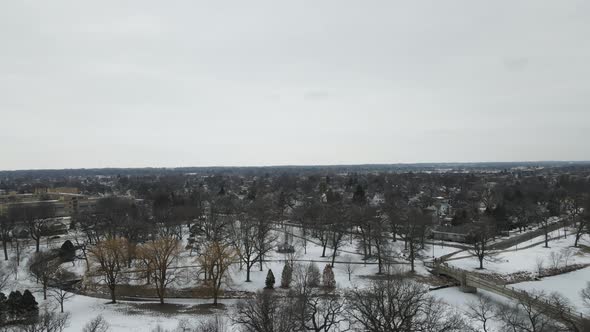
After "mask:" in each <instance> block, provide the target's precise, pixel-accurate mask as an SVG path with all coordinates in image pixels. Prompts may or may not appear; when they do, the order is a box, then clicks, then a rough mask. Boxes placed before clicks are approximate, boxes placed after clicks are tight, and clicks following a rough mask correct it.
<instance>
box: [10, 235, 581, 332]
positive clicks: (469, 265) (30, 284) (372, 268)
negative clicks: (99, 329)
mask: <svg viewBox="0 0 590 332" xmlns="http://www.w3.org/2000/svg"><path fill="white" fill-rule="evenodd" d="M556 234H557V232H555V233H554V234H552V236H554V237H555V236H557V235H556ZM542 239H543V238H542V237H539V238H535V239H533V240H531V241H530V242H529V244H533V243H536V242H538V241H541V240H542ZM315 242H317V240H313V239H311V240H308V241H306V247H305V249H304V246H303V243H304V242H303V240H302V239H300V238H295V243H294V245H295V247H296V248H297V251H298V252H297V254H296V255H295V259H296V261H298V262H299V263H301V264H308V263H309V262H312V261H313V262H315V263H316V264H317V265H318V267H319V269H320V271H322V270H323V268H324V267H325V265H326V264H328V263H329V262H330V261H331V259H332V257H331V255H332V249H331V248H327V250H326V257H321V255H322V247H321V246H320V245H318V244H317V243H315ZM60 243H63V239H61V240H58V241H52V242H50V243H48V244H47V243H45V244H44V246H42V249H46V248H47V247H49V248H56V247H59V245H60ZM572 243H573V236H568V238H567V239H557V240H554V241H552V242H550V248H549V249H547V248H544V247H543V244H538V245H535V246H532V247H531V248H527V249H518V250H517V247H516V246H515V247H513V248H509V249H508V250H505V251H503V252H502V253H501V254H499V255H498V257H497V258H498V261H496V262H486V263H485V268H486V270H484V271H488V272H496V273H502V274H506V273H514V272H518V271H532V272H534V271H536V269H537V261H538V260H539V259H543V260H544V261H545V264H546V266H548V265H550V264H551V263H550V261H551V260H552V258H551V252H561V251H563V250H566V248H569V247H570V246H571V245H572ZM583 244H586V245H588V244H590V241H589V239H586V238H585V239H584V241H583ZM527 245H528V244H527V243H523V244H519V246H518V247H520V248H523V247H526V246H527ZM356 247H357V244H356V243H355V241H352V242H351V241H350V239H346V240H345V241H344V243H343V246H342V247H341V248H340V250H339V251H338V255H337V257H336V264H335V268H334V274H335V278H336V281H337V285H338V288H351V287H363V286H364V285H366V284H367V283H368V282H369V280H370V279H368V278H366V277H367V276H374V275H375V274H376V273H377V271H378V266H377V264H376V261H374V260H372V261H367V262H365V261H364V260H363V259H362V255H360V254H358V253H357V249H356ZM392 247H393V248H392V251H393V252H395V253H396V255H397V254H402V252H403V241H398V242H396V243H394V244H393V245H392ZM33 249H34V248H33V247H29V248H28V249H27V250H26V253H25V254H24V255H23V257H24V259H23V262H22V263H21V266H20V268H19V273H18V280H16V281H14V282H13V283H12V285H10V287H9V289H5V290H4V292H5V293H7V292H10V290H12V289H19V290H21V291H22V290H24V289H27V288H28V289H30V290H31V291H34V294H35V297H36V298H37V301H38V302H39V304H40V305H41V306H55V305H56V303H55V301H53V300H51V299H49V300H47V301H43V300H42V298H43V296H42V293H40V289H39V286H38V285H37V284H36V283H35V281H34V280H32V279H31V278H30V277H29V275H28V273H27V271H26V261H27V257H29V255H30V254H31V253H32V251H33ZM570 250H571V251H572V256H571V258H570V260H569V262H568V263H569V264H590V255H588V254H583V253H582V252H580V250H579V249H570ZM457 251H460V249H457V248H454V247H449V246H445V245H444V243H440V244H439V243H436V244H434V245H427V246H426V248H425V250H423V251H422V252H421V255H422V258H421V259H423V260H430V259H432V257H433V256H434V257H440V256H443V255H446V254H449V253H453V252H457ZM465 255H466V253H465V252H463V253H459V254H458V255H457V257H461V256H465ZM265 259H266V260H267V262H265V263H264V265H263V271H260V268H259V265H258V263H257V264H255V265H254V266H253V267H252V269H251V274H250V277H251V280H252V281H251V282H245V280H246V271H245V270H243V269H242V270H240V269H239V267H238V265H237V264H236V265H235V266H233V267H232V269H231V276H232V278H231V283H230V284H229V285H227V286H226V287H225V288H226V289H229V290H236V291H250V292H255V291H257V290H261V289H262V288H263V287H264V281H265V278H266V275H267V273H268V269H272V270H273V273H274V275H275V278H276V280H277V283H276V285H277V286H278V284H279V282H280V276H281V272H282V269H283V266H284V261H285V259H287V257H286V255H284V254H280V253H276V252H272V253H270V254H269V255H268V256H267V257H266V258H265ZM398 260H399V261H403V259H398ZM349 262H350V264H348V263H349ZM449 264H452V265H454V266H457V267H461V268H465V269H469V270H474V269H475V268H476V267H477V266H478V262H477V259H476V258H474V257H465V258H462V259H458V260H453V261H449ZM178 265H180V266H186V265H189V266H191V265H192V266H194V265H196V262H195V255H193V256H190V255H189V253H188V252H184V253H183V257H182V258H181V259H180V260H179V262H178ZM349 265H350V266H351V267H352V270H353V272H352V273H351V280H350V281H349V280H348V273H347V266H349ZM64 266H65V267H67V268H68V270H70V271H72V272H76V273H77V274H83V273H84V271H85V262H84V261H83V260H78V261H76V262H75V264H74V265H72V264H71V263H65V264H64ZM1 268H7V266H2V267H1ZM189 269H190V268H188V269H184V270H183V269H180V270H179V272H178V273H177V274H178V282H177V283H176V284H174V285H172V287H175V288H182V287H187V286H190V285H193V284H196V283H197V281H196V280H195V278H192V277H191V275H190V274H188V273H185V272H186V271H189ZM398 269H402V270H407V269H409V266H408V265H407V264H403V265H400V266H399V267H398ZM416 270H417V273H418V274H420V275H428V271H427V270H426V269H425V267H424V266H423V265H422V262H421V260H420V259H417V260H416ZM183 271H184V272H183ZM588 280H590V267H589V268H585V269H582V270H579V271H575V272H571V273H568V274H564V275H560V276H555V277H548V278H544V279H542V280H541V281H536V282H526V283H520V284H515V285H514V286H515V287H518V288H522V289H526V290H528V289H543V290H546V291H549V292H550V291H558V292H560V293H562V294H563V295H564V296H566V297H567V298H569V299H570V301H572V303H573V304H574V305H575V306H576V307H578V308H582V305H583V303H582V300H581V298H580V297H579V291H580V290H581V289H582V288H583V287H584V286H585V285H586V282H587V281H588ZM480 293H485V294H488V293H487V292H485V291H480ZM432 294H433V295H435V296H437V297H439V298H441V299H442V300H444V301H445V302H447V303H449V304H450V305H452V306H454V307H456V309H457V310H459V311H463V312H464V311H466V310H468V308H469V306H470V301H474V300H476V299H477V298H476V296H475V295H472V294H466V293H462V292H460V290H459V289H458V288H456V287H452V288H446V289H441V290H437V291H433V292H432ZM154 295H155V294H154ZM491 296H492V297H493V298H494V299H495V300H497V301H509V300H506V299H504V298H502V297H499V296H495V295H491ZM108 302H109V301H108V300H106V299H100V298H93V297H88V296H82V295H74V296H73V297H72V298H71V299H70V300H68V301H67V302H66V303H65V310H66V311H68V312H70V314H71V321H70V326H69V327H68V328H67V329H66V331H68V332H74V331H81V330H82V327H83V326H84V325H85V324H86V323H87V322H89V321H90V320H92V319H93V318H95V317H96V316H97V315H99V314H100V315H102V316H103V317H105V319H106V320H107V322H108V323H109V324H110V326H111V331H114V332H117V331H126V332H134V331H150V330H151V329H153V328H155V327H156V326H161V327H162V328H165V329H173V328H175V327H176V326H177V325H178V323H179V321H180V320H187V321H189V322H190V324H192V326H195V325H196V324H198V322H200V321H204V320H205V319H207V318H210V317H212V314H213V313H216V312H217V313H219V314H220V316H223V317H231V315H232V312H233V310H234V309H235V304H236V303H237V302H238V300H235V299H222V300H221V301H220V302H221V303H223V304H224V305H225V308H223V309H211V307H210V306H207V305H206V304H208V303H211V300H209V299H171V298H170V299H167V300H166V302H167V303H169V305H167V306H166V307H165V308H163V309H162V308H161V307H159V306H158V305H157V304H155V303H154V302H146V301H138V302H136V301H133V302H129V301H119V303H117V304H110V303H108ZM493 324H498V323H497V322H494V323H493ZM498 327H499V325H498Z"/></svg>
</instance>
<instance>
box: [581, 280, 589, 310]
mask: <svg viewBox="0 0 590 332" xmlns="http://www.w3.org/2000/svg"><path fill="white" fill-rule="evenodd" d="M580 297H582V300H583V301H584V304H585V305H586V306H587V307H590V282H588V283H587V284H586V288H584V289H582V290H581V291H580Z"/></svg>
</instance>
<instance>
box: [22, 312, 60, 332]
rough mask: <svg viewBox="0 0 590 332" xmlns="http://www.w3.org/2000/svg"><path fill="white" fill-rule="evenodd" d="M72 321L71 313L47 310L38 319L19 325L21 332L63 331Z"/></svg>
mask: <svg viewBox="0 0 590 332" xmlns="http://www.w3.org/2000/svg"><path fill="white" fill-rule="evenodd" d="M69 323H70V314H69V313H68V312H66V313H61V314H60V313H56V312H53V311H48V310H45V311H44V312H43V313H41V314H40V315H39V317H38V318H37V319H34V320H30V321H29V322H27V323H26V324H25V325H21V326H19V330H18V331H21V332H62V331H63V330H65V329H66V328H67V327H68V326H69Z"/></svg>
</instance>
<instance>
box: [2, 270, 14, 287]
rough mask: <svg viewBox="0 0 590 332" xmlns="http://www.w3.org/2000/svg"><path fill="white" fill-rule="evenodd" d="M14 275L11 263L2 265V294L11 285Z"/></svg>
mask: <svg viewBox="0 0 590 332" xmlns="http://www.w3.org/2000/svg"><path fill="white" fill-rule="evenodd" d="M13 274H14V271H13V269H12V268H11V266H10V263H8V264H6V263H4V264H3V265H0V292H3V291H4V290H5V289H6V287H7V286H9V285H10V283H11V281H10V278H12V275H13Z"/></svg>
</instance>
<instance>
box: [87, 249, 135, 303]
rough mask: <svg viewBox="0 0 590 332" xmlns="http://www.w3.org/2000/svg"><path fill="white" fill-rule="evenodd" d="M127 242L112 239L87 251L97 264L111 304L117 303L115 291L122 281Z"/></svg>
mask: <svg viewBox="0 0 590 332" xmlns="http://www.w3.org/2000/svg"><path fill="white" fill-rule="evenodd" d="M126 248H127V240H126V239H124V238H112V239H107V240H104V241H101V242H98V243H97V244H96V245H94V246H93V247H91V248H90V249H89V253H90V255H91V257H92V259H93V260H94V261H95V262H97V263H98V268H97V272H98V273H100V274H101V275H102V277H103V281H104V282H105V284H106V285H107V287H108V289H109V291H110V293H111V300H112V303H116V302H117V297H116V293H115V290H116V288H117V285H118V284H119V282H120V281H121V279H122V271H123V267H124V266H125V264H126V263H127V257H126Z"/></svg>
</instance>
